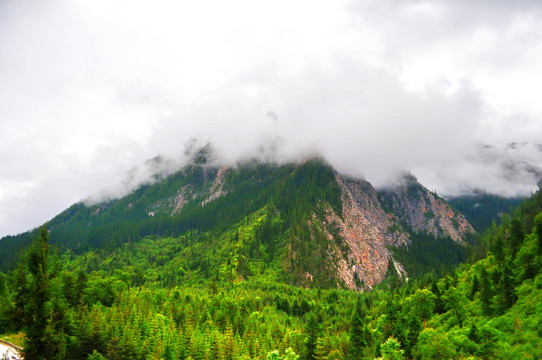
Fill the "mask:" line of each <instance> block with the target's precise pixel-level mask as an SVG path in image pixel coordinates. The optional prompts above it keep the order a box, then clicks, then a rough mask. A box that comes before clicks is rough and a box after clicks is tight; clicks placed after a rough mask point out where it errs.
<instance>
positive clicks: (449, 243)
mask: <svg viewBox="0 0 542 360" xmlns="http://www.w3.org/2000/svg"><path fill="white" fill-rule="evenodd" d="M211 158H212V154H211V153H210V150H209V149H208V148H207V149H204V150H203V151H199V152H197V153H196V154H195V155H194V156H193V158H192V161H191V163H190V164H188V165H187V166H185V167H183V168H182V169H181V170H180V171H178V172H175V173H173V174H169V175H168V174H167V173H162V174H157V175H156V176H155V177H154V180H153V181H154V182H153V183H152V184H146V185H142V186H140V187H138V188H137V189H135V190H134V191H132V192H131V193H129V194H128V195H126V196H124V197H122V198H120V199H116V200H110V201H104V202H99V203H96V204H86V203H85V202H80V203H77V204H74V205H73V206H71V207H69V208H68V209H67V210H65V211H64V212H62V213H61V214H59V215H58V216H56V217H55V218H53V219H52V220H51V221H49V222H48V223H47V224H46V225H47V227H48V229H49V236H50V239H51V240H50V241H51V243H52V244H53V245H54V246H55V247H57V248H58V250H59V253H60V254H62V253H65V252H67V251H69V252H70V253H74V254H84V253H87V252H89V251H94V252H96V251H98V252H113V251H114V250H115V249H118V248H120V247H125V246H132V245H133V244H139V243H140V242H141V241H142V239H144V238H146V240H145V244H148V241H153V239H154V241H156V244H159V243H161V242H159V241H158V240H159V239H165V238H168V239H172V240H168V241H169V242H168V244H169V243H171V246H174V247H175V249H177V250H175V251H174V252H173V253H171V255H170V257H169V258H164V259H161V260H156V261H162V262H164V263H167V262H173V261H174V262H175V265H174V266H176V267H177V268H181V269H184V270H183V271H181V273H182V274H184V275H182V276H184V277H183V278H182V279H180V280H179V279H177V280H179V281H188V280H190V281H197V278H198V277H200V278H202V279H203V278H205V279H208V278H213V277H221V278H222V279H224V278H229V279H230V280H231V281H242V280H244V279H248V278H250V277H252V276H257V275H258V274H263V273H266V272H267V273H269V271H271V272H272V273H273V274H275V276H276V277H277V278H278V279H279V280H280V281H283V282H286V283H290V284H295V285H302V286H317V287H343V288H349V289H356V290H364V289H365V290H367V289H372V288H373V287H374V286H375V285H377V284H379V283H381V282H382V281H383V280H384V279H385V278H386V276H387V275H388V274H390V273H393V274H395V275H397V276H399V277H404V276H409V274H408V272H409V269H410V268H412V269H414V268H416V266H419V264H418V263H419V262H425V261H430V260H433V261H435V260H436V261H437V262H438V263H437V264H434V265H435V266H438V267H439V268H441V267H442V266H446V265H452V264H453V263H457V262H459V261H461V260H464V257H465V254H466V251H465V241H466V239H467V237H468V236H469V235H470V234H473V233H474V232H475V230H474V229H473V227H472V226H471V225H470V224H469V222H468V221H467V220H466V219H465V217H464V216H463V215H462V214H461V213H460V212H459V211H458V210H455V209H454V208H453V207H452V206H450V205H449V204H448V203H447V202H446V201H445V200H444V199H442V198H440V197H439V196H438V195H436V194H434V193H432V192H430V191H428V190H427V189H426V188H425V187H423V186H422V185H421V184H419V183H418V182H417V180H416V179H415V178H414V177H413V176H410V175H409V176H406V177H404V178H403V179H402V180H401V181H400V182H398V183H397V184H396V185H395V186H393V187H390V188H388V189H385V190H382V191H377V190H375V189H374V188H373V186H372V185H371V184H370V183H369V182H367V181H365V180H363V179H354V178H350V177H346V176H343V175H341V174H339V173H337V171H335V170H334V169H333V168H332V167H331V166H329V165H328V164H327V163H326V162H325V161H323V160H322V159H320V158H312V159H309V160H306V161H304V162H302V163H298V164H285V165H278V164H270V163H260V162H257V161H248V162H245V163H241V164H238V165H237V166H235V167H228V166H219V165H215V164H214V162H212V161H211ZM33 236H34V232H28V233H25V234H21V235H18V236H10V237H5V238H3V239H2V240H1V241H0V267H1V269H2V270H4V271H5V270H9V269H11V268H13V266H14V264H15V262H16V261H17V257H16V256H14V254H17V253H18V252H20V250H21V249H22V248H23V247H24V246H26V245H27V244H29V242H30V241H31V239H32V238H33ZM175 239H176V240H175ZM420 239H423V241H424V242H423V244H424V245H423V246H421V247H420V246H419V244H421V243H419V241H422V240H420ZM428 239H429V240H428ZM416 244H418V246H417V247H416V246H415V245H416ZM411 247H412V248H423V249H424V250H423V251H432V249H433V250H434V249H438V251H435V256H434V257H433V259H427V260H424V257H420V256H417V257H416V256H410V257H409V256H406V255H405V254H408V253H409V249H410V248H411ZM394 249H401V250H400V251H395V250H394ZM140 250H141V249H140ZM134 251H135V250H134ZM450 254H454V255H453V256H450ZM408 259H409V260H408ZM406 262H408V264H407V263H406ZM428 264H429V262H428ZM172 266H173V265H172ZM142 276H143V277H144V274H143V275H142ZM176 276H177V275H176ZM194 279H196V280H194Z"/></svg>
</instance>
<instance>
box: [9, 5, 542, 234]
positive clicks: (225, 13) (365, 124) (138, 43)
mask: <svg viewBox="0 0 542 360" xmlns="http://www.w3.org/2000/svg"><path fill="white" fill-rule="evenodd" d="M541 20H542V12H541V7H540V5H539V3H538V2H535V1H524V2H509V1H489V0H487V1H486V0H484V1H476V2H471V1H433V2H427V1H415V0H411V1H406V2H401V3H400V4H398V3H397V2H395V1H369V0H367V1H356V2H348V1H334V2H329V1H308V0H303V1H296V2H291V1H283V0H280V1H273V2H271V1H269V2H254V1H241V0H234V1H229V2H221V1H215V0H204V1H199V2H191V3H190V2H178V1H170V0H158V1H152V2H151V1H148V0H137V1H115V2H111V1H105V0H93V1H86V0H77V1H67V0H66V1H62V0H58V1H52V0H51V1H36V0H18V1H15V0H4V1H3V2H0V53H1V54H2V56H1V57H0V110H1V118H0V163H1V164H2V171H1V172H0V189H1V190H0V235H1V234H7V233H14V232H19V231H24V230H26V229H28V228H30V227H32V226H35V225H37V224H39V223H42V222H44V221H45V220H47V219H49V218H51V217H52V216H53V215H55V214H56V213H58V212H59V211H61V210H63V209H64V208H65V207H66V206H68V205H69V204H71V203H73V202H75V201H77V200H79V199H82V198H85V197H87V196H89V195H91V194H96V193H101V191H102V190H103V189H110V190H109V191H110V192H111V191H113V192H114V191H115V189H118V186H119V184H121V183H122V180H123V178H124V176H125V173H126V170H128V169H131V168H133V167H134V166H136V165H140V164H142V163H143V161H144V160H145V159H148V158H151V157H153V156H155V155H157V154H161V153H163V154H166V155H168V156H169V157H171V158H175V159H178V158H179V157H181V154H182V151H183V148H184V146H185V144H186V143H187V141H189V139H191V138H198V139H201V142H202V143H204V142H205V141H212V142H213V144H214V145H215V148H217V149H218V150H220V153H221V156H222V157H223V158H224V159H225V160H229V161H232V160H235V159H238V158H241V157H244V156H247V154H253V153H256V152H257V151H258V150H257V149H258V148H260V147H261V146H262V144H265V146H267V147H272V148H274V149H275V150H276V151H277V153H278V154H279V156H281V158H284V159H288V158H290V159H291V158H295V157H300V156H301V157H302V156H304V155H306V154H308V153H311V152H313V151H318V152H321V153H323V154H324V155H325V156H326V157H327V158H328V159H329V160H330V161H331V162H332V163H333V164H334V165H335V166H336V167H337V168H339V169H340V170H341V171H344V172H349V173H352V174H355V175H364V176H366V177H367V178H368V179H369V180H371V181H373V182H375V183H377V184H382V183H384V182H386V180H387V179H389V176H390V174H392V173H394V172H395V171H396V170H398V169H410V170H412V171H413V172H414V173H415V174H416V175H417V176H418V178H419V179H420V180H421V181H422V182H424V183H426V184H427V185H428V186H429V187H430V188H432V189H437V190H438V191H441V192H457V191H464V190H465V189H467V188H469V187H484V188H485V189H487V190H489V191H496V192H499V193H504V194H513V193H518V192H519V193H526V192H528V191H529V190H530V189H532V188H533V186H534V184H533V181H534V180H533V177H532V176H530V175H528V174H532V172H528V171H527V173H524V172H523V171H524V170H525V169H524V168H516V171H517V174H516V175H518V176H508V177H503V176H502V175H503V171H505V170H506V169H509V167H506V166H504V165H503V164H504V163H510V162H521V161H524V160H525V161H528V162H529V163H530V164H532V165H533V166H535V167H536V166H538V167H540V166H542V164H541V157H540V153H539V152H537V151H536V150H535V148H534V147H531V146H530V145H529V146H526V147H524V148H522V150H521V151H504V150H502V149H504V148H503V146H504V145H503V144H505V143H507V142H512V141H516V142H524V141H530V142H536V141H538V138H539V137H540V134H542V125H541V124H542V122H541V121H540V119H541V115H542V105H541V104H542V103H540V101H538V94H540V93H541V92H542V81H541V80H542V79H541V78H540V77H541V76H542V75H541V74H542V68H541V67H542V61H541V60H542V26H541V25H540V24H542V21H541ZM270 111H272V112H274V113H275V114H276V119H274V118H273V117H270V116H267V114H268V113H269V112H270ZM479 143H485V144H492V145H495V146H496V147H495V149H496V150H495V153H496V154H498V155H497V157H496V158H495V160H494V161H493V162H491V161H488V160H487V159H486V158H484V159H485V160H483V161H482V160H481V159H482V158H483V156H482V155H483V154H482V155H480V154H479V153H480V151H479V148H478V147H477V144H479ZM499 149H500V150H499ZM521 174H524V175H525V174H527V175H525V176H520V175H521ZM111 189H113V190H111Z"/></svg>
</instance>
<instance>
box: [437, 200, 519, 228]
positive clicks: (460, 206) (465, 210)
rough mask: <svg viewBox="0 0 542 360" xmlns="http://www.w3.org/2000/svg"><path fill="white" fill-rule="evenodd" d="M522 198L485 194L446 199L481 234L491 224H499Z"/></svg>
mask: <svg viewBox="0 0 542 360" xmlns="http://www.w3.org/2000/svg"><path fill="white" fill-rule="evenodd" d="M523 200H525V198H522V197H502V196H498V195H492V194H488V193H485V192H474V193H473V194H469V195H462V196H455V197H451V198H449V199H447V201H448V203H449V204H450V205H452V207H454V208H455V209H457V210H458V211H459V212H461V214H463V215H464V216H465V218H466V219H467V220H468V221H469V223H470V224H471V225H472V227H473V228H474V229H475V230H476V231H478V232H480V233H482V232H483V231H484V230H485V229H486V228H488V227H490V226H491V225H492V224H493V222H495V223H496V224H499V223H500V222H501V220H502V217H503V215H505V214H509V213H511V212H513V211H514V209H515V208H516V207H517V206H518V205H519V204H520V203H521V202H522V201H523Z"/></svg>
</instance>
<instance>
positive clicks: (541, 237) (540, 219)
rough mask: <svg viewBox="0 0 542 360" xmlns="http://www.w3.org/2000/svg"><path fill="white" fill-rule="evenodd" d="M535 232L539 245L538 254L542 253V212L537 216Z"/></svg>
mask: <svg viewBox="0 0 542 360" xmlns="http://www.w3.org/2000/svg"><path fill="white" fill-rule="evenodd" d="M535 233H536V240H537V245H538V255H542V214H538V215H537V216H536V218H535Z"/></svg>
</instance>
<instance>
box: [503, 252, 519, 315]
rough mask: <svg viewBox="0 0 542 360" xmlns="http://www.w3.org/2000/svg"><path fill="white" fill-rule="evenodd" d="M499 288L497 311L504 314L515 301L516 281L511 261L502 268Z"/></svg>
mask: <svg viewBox="0 0 542 360" xmlns="http://www.w3.org/2000/svg"><path fill="white" fill-rule="evenodd" d="M500 288H501V293H500V296H499V305H500V306H499V309H500V311H501V312H504V311H506V310H507V309H509V308H511V307H512V305H514V303H515V302H516V300H517V293H516V281H515V277H514V271H513V270H512V265H511V259H509V260H508V261H507V262H506V264H505V266H504V270H503V272H502V279H501V283H500Z"/></svg>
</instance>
